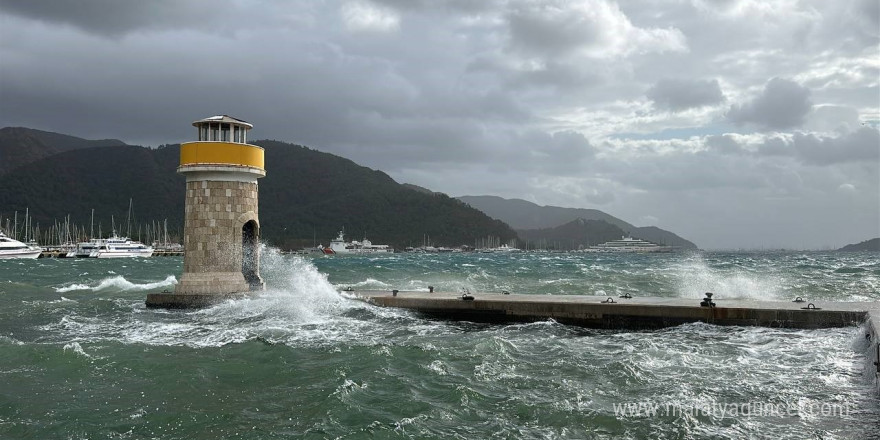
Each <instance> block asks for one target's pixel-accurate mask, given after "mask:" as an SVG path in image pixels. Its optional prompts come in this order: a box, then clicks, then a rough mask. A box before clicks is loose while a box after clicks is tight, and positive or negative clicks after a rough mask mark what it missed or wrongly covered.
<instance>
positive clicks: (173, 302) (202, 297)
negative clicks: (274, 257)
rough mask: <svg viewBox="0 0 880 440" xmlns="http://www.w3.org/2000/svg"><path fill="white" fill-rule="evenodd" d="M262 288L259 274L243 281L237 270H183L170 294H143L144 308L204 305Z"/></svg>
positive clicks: (244, 295)
mask: <svg viewBox="0 0 880 440" xmlns="http://www.w3.org/2000/svg"><path fill="white" fill-rule="evenodd" d="M264 288H265V285H264V283H263V280H262V279H260V278H259V277H258V278H256V279H255V280H252V281H250V282H249V281H247V280H245V278H244V276H243V275H242V274H241V273H240V272H204V273H184V274H183V275H182V276H181V277H180V282H179V283H178V284H177V286H176V288H175V289H174V293H171V292H162V293H150V294H147V301H146V304H147V307H150V308H166V309H191V308H200V307H208V306H211V305H214V304H217V303H220V302H223V301H226V300H227V299H236V298H244V297H246V296H247V295H248V293H249V292H255V291H261V290H263V289H264Z"/></svg>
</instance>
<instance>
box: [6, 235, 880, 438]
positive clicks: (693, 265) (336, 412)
mask: <svg viewBox="0 0 880 440" xmlns="http://www.w3.org/2000/svg"><path fill="white" fill-rule="evenodd" d="M181 270H182V259H181V258H150V259H142V260H91V259H85V260H65V259H62V260H53V259H40V260H28V261H24V260H5V261H0V438H33V439H45V438H76V439H78V438H180V439H198V438H212V439H213V438H248V439H251V438H290V437H302V438H418V439H422V438H444V439H445V438H461V439H478V438H573V439H574V438H632V439H641V438H669V439H673V438H730V439H739V438H750V437H752V438H792V439H803V438H823V439H834V438H877V432H878V431H877V430H878V429H880V398H878V395H877V393H876V391H875V389H874V384H873V382H872V381H873V374H872V373H871V370H870V368H873V366H872V365H869V364H868V362H867V361H866V354H867V353H866V350H867V348H868V345H867V343H866V342H865V341H864V339H863V337H864V332H863V330H862V329H859V328H857V327H852V328H839V329H824V330H788V329H766V328H749V327H716V326H711V325H705V324H691V325H683V326H678V327H673V328H669V329H665V330H661V331H651V332H632V331H605V330H589V329H582V328H577V327H570V326H564V325H560V324H558V323H554V322H552V321H550V322H540V323H533V324H516V325H485V324H474V323H464V322H445V321H437V320H430V319H425V318H423V317H421V316H419V315H416V314H413V313H410V312H406V311H400V310H392V309H381V308H376V307H373V306H370V305H367V304H364V303H361V302H359V301H355V300H352V299H349V298H346V297H345V296H344V295H341V294H339V293H338V292H337V289H339V288H342V287H347V286H352V287H355V288H358V289H392V288H396V289H401V290H404V289H426V288H427V286H429V285H432V286H435V287H436V288H437V289H438V290H444V291H449V290H452V291H456V290H462V289H469V290H471V291H472V292H476V291H500V290H509V291H511V292H514V293H527V294H536V295H540V294H556V295H565V294H587V295H618V294H623V293H631V294H633V295H651V296H671V297H688V298H695V299H698V298H702V294H703V293H704V292H706V291H712V292H714V293H715V294H716V295H717V297H722V298H724V297H747V298H754V299H759V300H760V299H781V300H785V299H792V298H794V297H795V296H803V297H807V298H809V299H829V300H845V301H872V300H873V301H876V300H880V255H878V254H877V253H856V254H843V253H730V254H722V253H701V254H674V255H583V254H580V255H578V254H516V255H493V254H453V255H445V254H444V255H406V254H395V255H388V256H381V257H349V258H316V259H310V258H301V257H297V256H284V255H279V254H278V253H277V252H275V251H274V250H272V249H265V250H264V254H263V261H262V273H263V276H264V278H265V280H266V282H267V291H266V292H264V293H263V294H261V295H259V296H257V297H254V298H251V299H242V300H236V301H229V302H226V303H223V304H219V305H217V306H215V307H211V308H208V309H203V310H197V311H167V310H151V309H146V308H145V307H144V304H143V301H144V298H145V295H146V293H148V292H156V291H161V290H163V289H173V287H174V284H175V283H176V281H177V277H179V275H180V272H181Z"/></svg>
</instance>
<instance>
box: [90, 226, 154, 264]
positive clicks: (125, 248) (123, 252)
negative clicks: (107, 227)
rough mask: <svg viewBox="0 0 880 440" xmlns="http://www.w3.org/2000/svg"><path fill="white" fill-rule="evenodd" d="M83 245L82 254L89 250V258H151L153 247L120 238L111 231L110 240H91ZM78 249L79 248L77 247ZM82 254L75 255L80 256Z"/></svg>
mask: <svg viewBox="0 0 880 440" xmlns="http://www.w3.org/2000/svg"><path fill="white" fill-rule="evenodd" d="M80 245H84V249H83V253H84V251H85V250H86V249H89V248H91V251H90V252H89V255H88V257H89V258H131V257H151V256H153V247H152V246H147V245H145V244H143V243H141V242H139V241H132V239H130V238H128V237H120V236H118V235H116V231H113V235H112V236H110V238H106V239H98V240H91V241H89V242H87V243H80ZM78 249H79V247H78ZM80 255H82V254H77V256H80Z"/></svg>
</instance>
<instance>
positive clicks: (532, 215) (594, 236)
mask: <svg viewBox="0 0 880 440" xmlns="http://www.w3.org/2000/svg"><path fill="white" fill-rule="evenodd" d="M458 199H459V200H461V201H462V202H465V203H467V204H468V205H470V206H473V207H474V208H477V209H479V210H480V211H483V212H485V213H486V214H487V215H488V216H490V217H492V218H496V219H499V220H501V221H503V222H505V223H507V224H508V225H510V226H511V227H512V228H514V229H515V230H516V231H517V233H518V234H519V236H520V238H523V239H525V240H530V241H534V242H541V241H544V242H548V243H553V242H556V243H559V244H560V246H562V248H563V249H572V248H574V249H576V248H578V247H579V246H591V245H595V244H599V243H604V242H606V241H609V240H616V239H619V238H621V236H623V235H630V236H632V237H633V238H641V239H642V240H647V241H650V242H654V243H657V244H662V245H666V246H677V247H679V248H682V249H696V248H697V245H695V244H694V243H692V242H690V241H689V240H686V239H684V238H682V237H680V236H678V235H676V234H675V233H672V232H669V231H666V230H663V229H660V228H657V227H655V226H643V227H638V226H634V225H632V224H630V223H627V222H625V221H623V220H621V219H619V218H617V217H614V216H612V215H610V214H607V213H604V212H602V211H599V210H596V209H582V208H562V207H558V206H540V205H538V204H535V203H532V202H529V201H526V200H521V199H505V198H501V197H496V196H461V197H458Z"/></svg>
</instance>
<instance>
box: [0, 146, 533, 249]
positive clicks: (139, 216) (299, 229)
mask: <svg viewBox="0 0 880 440" xmlns="http://www.w3.org/2000/svg"><path fill="white" fill-rule="evenodd" d="M253 143H255V144H257V145H260V146H262V147H264V148H265V150H266V171H267V176H266V177H265V178H263V179H261V180H260V224H261V226H262V227H263V230H262V236H263V239H265V240H267V241H269V242H271V243H273V244H274V245H276V246H280V247H282V248H286V249H293V248H299V247H302V246H311V245H312V244H313V242H314V241H317V242H318V243H324V244H325V245H326V244H327V243H329V241H330V239H331V238H333V237H335V236H336V233H337V232H338V231H339V230H340V229H342V228H343V227H344V228H345V231H346V234H347V235H348V238H350V239H361V238H363V237H364V236H365V235H366V236H367V237H368V238H369V239H370V240H371V241H373V242H374V243H384V244H391V245H393V246H394V247H395V248H403V247H406V246H409V245H415V246H418V245H421V244H422V240H423V237H426V236H427V237H430V239H431V241H432V242H433V243H435V244H437V245H446V246H457V245H462V244H470V245H472V244H474V242H475V240H476V239H478V238H485V237H486V236H489V235H491V236H495V237H498V238H499V239H500V240H501V241H502V242H506V241H507V240H510V239H512V238H514V237H516V232H514V231H513V230H512V229H511V228H510V227H509V226H507V225H506V224H504V223H503V222H501V221H499V220H494V219H491V218H489V217H488V216H486V215H485V214H483V213H482V212H480V211H478V210H476V209H473V208H471V207H469V206H467V205H465V204H464V203H462V202H460V201H458V200H456V199H453V198H450V197H448V196H446V195H444V194H439V193H437V194H424V193H422V192H418V191H415V190H412V189H409V188H406V187H404V186H403V185H400V184H398V183H397V182H395V181H394V180H393V179H391V178H390V177H389V176H388V175H386V174H385V173H383V172H381V171H375V170H371V169H369V168H366V167H362V166H359V165H357V164H355V163H354V162H352V161H350V160H348V159H345V158H342V157H339V156H335V155H332V154H328V153H322V152H319V151H315V150H311V149H309V148H306V147H302V146H298V145H292V144H286V143H283V142H277V141H256V142H253ZM179 158H180V146H179V145H170V146H163V147H160V148H158V149H149V148H142V147H134V146H114V147H99V148H86V149H79V150H76V151H67V152H63V153H59V154H55V155H52V156H49V157H45V158H42V159H38V160H35V161H32V162H31V163H29V164H27V165H23V166H19V167H17V168H16V169H14V170H12V171H11V172H9V173H7V174H6V175H2V176H0V217H5V218H9V217H12V215H13V211H18V212H19V216H20V217H19V218H20V219H21V218H22V217H23V213H24V211H25V208H29V210H30V214H31V216H32V217H33V218H34V221H35V222H36V223H39V224H40V226H41V228H42V229H43V230H45V229H46V228H48V227H49V226H50V225H53V224H54V223H55V222H56V221H58V222H60V221H61V220H62V219H63V218H64V217H65V216H67V215H68V214H70V216H71V221H72V222H73V223H76V224H79V225H86V226H87V225H88V224H89V216H90V214H91V210H92V208H94V209H95V223H96V230H97V224H98V223H100V224H101V228H102V231H103V233H104V234H105V235H106V234H108V233H109V231H110V216H111V215H113V216H115V221H116V225H117V229H118V230H120V232H125V230H124V228H122V227H121V226H120V225H123V224H124V222H125V216H126V215H127V210H128V203H129V198H131V199H133V204H134V218H135V223H144V222H149V221H160V222H161V221H163V220H164V219H166V218H167V219H168V223H169V229H170V230H172V231H181V230H182V226H183V201H184V178H183V177H182V176H180V175H179V174H177V173H176V169H177V166H178V164H179ZM4 226H5V225H4ZM135 233H136V231H133V235H134V234H135Z"/></svg>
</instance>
